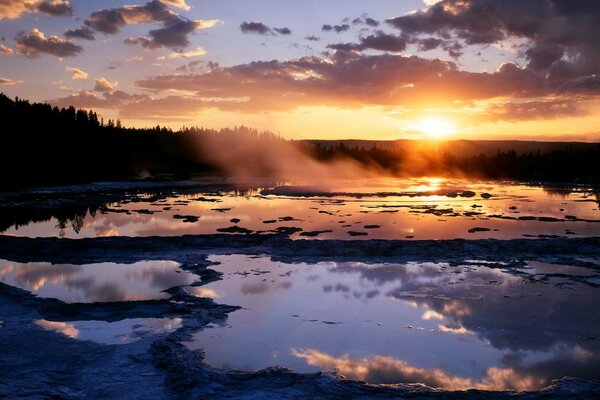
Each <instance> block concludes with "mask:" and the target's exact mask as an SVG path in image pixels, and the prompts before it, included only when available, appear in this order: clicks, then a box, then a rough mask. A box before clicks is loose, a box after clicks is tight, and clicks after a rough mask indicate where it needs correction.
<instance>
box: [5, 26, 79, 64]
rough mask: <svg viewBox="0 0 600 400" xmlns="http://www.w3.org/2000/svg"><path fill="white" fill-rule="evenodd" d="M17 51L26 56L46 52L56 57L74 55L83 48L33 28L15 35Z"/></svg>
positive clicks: (31, 56) (37, 55) (34, 55)
mask: <svg viewBox="0 0 600 400" xmlns="http://www.w3.org/2000/svg"><path fill="white" fill-rule="evenodd" d="M15 42H16V49H17V50H16V51H17V52H18V53H19V54H20V55H23V56H25V57H29V58H36V57H39V56H40V54H42V53H46V54H51V55H53V56H56V57H61V58H62V57H74V56H76V55H78V54H79V53H81V51H82V50H83V48H82V47H81V46H78V45H76V44H75V43H73V42H70V41H68V40H65V39H61V38H59V37H58V36H49V37H46V36H45V35H44V33H43V32H42V31H40V30H39V29H37V28H33V29H32V30H31V32H29V33H25V32H21V33H19V34H18V35H17V36H15Z"/></svg>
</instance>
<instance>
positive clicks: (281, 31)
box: [273, 27, 292, 35]
mask: <svg viewBox="0 0 600 400" xmlns="http://www.w3.org/2000/svg"><path fill="white" fill-rule="evenodd" d="M273 29H274V30H275V32H277V33H279V34H280V35H291V34H292V30H291V29H290V28H285V27H284V28H273Z"/></svg>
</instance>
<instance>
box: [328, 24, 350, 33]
mask: <svg viewBox="0 0 600 400" xmlns="http://www.w3.org/2000/svg"><path fill="white" fill-rule="evenodd" d="M349 29H350V25H348V24H342V25H327V24H326V25H323V26H322V27H321V30H322V31H324V32H331V31H335V32H336V33H342V32H346V31H347V30H349Z"/></svg>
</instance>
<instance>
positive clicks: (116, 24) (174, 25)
mask: <svg viewBox="0 0 600 400" xmlns="http://www.w3.org/2000/svg"><path fill="white" fill-rule="evenodd" d="M167 4H171V5H174V6H177V7H180V8H184V9H189V6H188V5H187V4H186V3H185V1H181V0H174V1H166V0H163V1H159V0H152V1H150V2H148V3H146V4H144V5H125V6H121V7H117V8H109V9H105V10H98V11H95V12H93V13H92V14H90V16H89V17H88V18H87V19H86V20H85V22H84V26H83V27H82V28H80V29H75V30H70V31H67V33H68V35H69V37H72V38H80V39H88V40H93V38H94V35H93V31H96V32H101V33H104V34H116V33H118V32H119V31H120V30H121V29H123V28H124V27H125V26H127V25H131V24H141V23H151V22H158V23H161V24H162V27H161V28H157V29H153V30H151V31H150V32H148V37H138V38H130V39H127V40H126V41H125V43H128V44H141V45H142V46H144V47H145V48H148V49H154V48H159V47H169V48H172V49H182V48H184V47H186V46H188V45H189V43H190V42H189V39H188V36H189V35H190V34H191V33H193V32H194V31H196V30H198V29H203V28H210V27H212V26H214V25H216V24H217V23H218V22H219V21H217V20H210V21H203V20H189V19H187V18H184V17H182V16H180V15H179V14H177V13H175V12H173V11H172V10H171V9H169V7H168V5H167Z"/></svg>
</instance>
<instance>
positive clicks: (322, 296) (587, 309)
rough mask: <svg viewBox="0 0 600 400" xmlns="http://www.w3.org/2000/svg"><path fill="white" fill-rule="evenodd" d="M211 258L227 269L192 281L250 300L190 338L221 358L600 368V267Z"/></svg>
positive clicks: (455, 379) (231, 364) (411, 376)
mask: <svg viewBox="0 0 600 400" xmlns="http://www.w3.org/2000/svg"><path fill="white" fill-rule="evenodd" d="M211 260H213V261H217V262H220V263H221V264H220V265H218V266H216V267H214V268H215V269H217V270H219V271H222V272H224V277H223V280H221V281H217V282H213V283H210V284H208V285H206V286H203V287H201V288H189V291H190V292H191V293H194V294H196V295H198V296H202V297H211V298H214V299H215V300H216V301H217V302H220V303H225V304H235V305H240V306H242V307H244V308H243V309H242V310H239V311H236V312H234V313H232V314H230V315H229V318H228V319H227V321H226V322H225V323H224V324H223V325H211V327H210V328H208V329H205V330H203V331H201V332H199V333H197V334H195V335H194V337H193V340H192V341H191V342H189V343H187V345H188V346H189V347H190V348H192V349H203V350H204V351H205V353H206V362H208V363H209V364H211V365H213V366H217V367H228V368H235V369H242V370H257V369H261V368H265V367H269V366H274V365H282V366H285V367H288V368H291V369H293V370H295V371H302V372H309V371H317V370H330V369H336V370H338V371H339V372H340V373H341V374H343V375H344V376H346V377H348V378H352V379H359V380H365V381H368V382H372V383H400V382H404V383H410V382H419V383H425V384H428V385H431V386H435V387H444V388H447V389H468V388H480V389H490V390H504V389H515V390H534V389H539V388H542V387H544V386H546V385H548V384H549V383H550V382H551V380H552V379H555V378H560V377H563V376H577V377H582V378H586V377H587V378H589V379H596V378H597V377H598V376H599V375H600V315H599V314H598V313H597V312H595V308H596V304H597V303H598V301H600V289H598V283H597V282H598V281H597V280H598V277H599V276H600V275H599V273H598V271H597V270H596V269H593V268H592V269H590V268H582V267H573V266H569V265H557V264H548V263H542V262H539V261H535V262H529V263H527V264H526V265H505V266H504V265H492V264H489V263H484V262H478V261H470V262H465V265H462V266H449V265H448V264H444V263H407V264H363V263H336V262H324V263H318V264H304V263H301V264H286V263H282V262H274V261H272V260H270V259H269V258H268V257H258V258H257V257H249V256H243V255H230V256H212V257H211ZM595 265H596V268H597V267H600V263H599V262H598V260H596V261H595Z"/></svg>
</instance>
